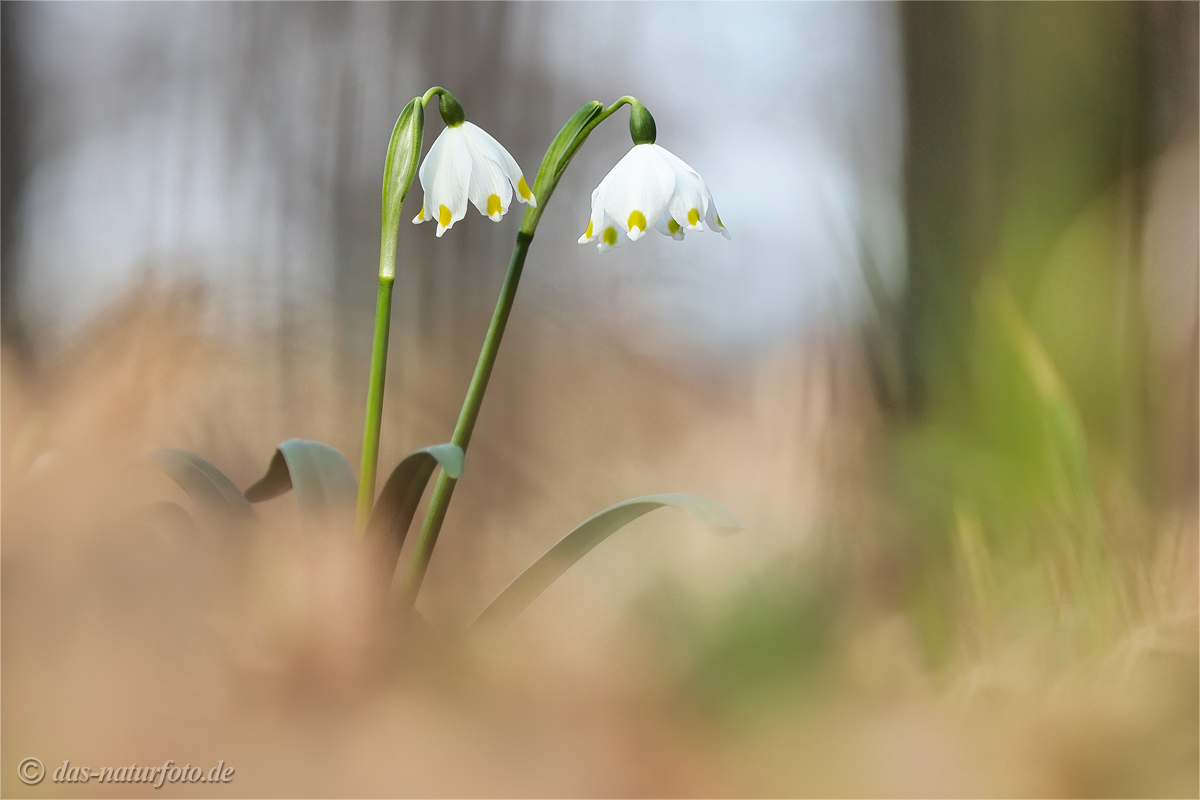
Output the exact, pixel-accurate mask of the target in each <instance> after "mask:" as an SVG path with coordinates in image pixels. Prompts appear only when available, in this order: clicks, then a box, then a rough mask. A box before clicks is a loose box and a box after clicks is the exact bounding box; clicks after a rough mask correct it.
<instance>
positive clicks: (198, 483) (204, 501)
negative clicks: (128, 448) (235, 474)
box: [138, 447, 254, 519]
mask: <svg viewBox="0 0 1200 800" xmlns="http://www.w3.org/2000/svg"><path fill="white" fill-rule="evenodd" d="M138 461H139V462H141V463H143V464H148V465H149V466H152V467H154V468H155V469H157V470H159V471H160V472H162V473H164V474H166V475H167V476H168V477H169V478H171V479H172V480H173V481H175V482H176V483H177V484H179V486H180V487H181V488H182V489H183V490H184V491H185V492H187V495H188V497H190V498H192V500H193V501H194V502H195V503H196V504H197V505H199V506H201V507H203V508H207V509H210V510H213V511H216V512H218V513H220V514H223V515H225V516H229V517H232V518H235V519H250V518H252V517H253V516H254V509H252V508H251V507H250V504H249V503H248V502H246V498H245V497H243V496H242V493H241V492H239V491H238V488H237V487H236V486H234V485H233V481H231V480H229V478H227V477H225V474H224V473H223V472H221V470H219V469H217V468H216V467H214V466H213V465H212V464H210V463H209V462H208V461H205V460H204V459H203V458H201V457H200V456H198V455H196V454H195V453H192V452H189V451H187V450H180V449H178V448H175V447H169V448H165V449H163V450H154V451H152V452H149V453H147V454H145V455H144V456H142V457H141V458H139V459H138Z"/></svg>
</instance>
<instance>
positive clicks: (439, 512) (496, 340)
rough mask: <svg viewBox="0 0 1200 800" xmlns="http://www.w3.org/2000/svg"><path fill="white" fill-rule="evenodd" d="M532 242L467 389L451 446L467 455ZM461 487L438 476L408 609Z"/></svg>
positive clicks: (410, 581) (503, 294)
mask: <svg viewBox="0 0 1200 800" xmlns="http://www.w3.org/2000/svg"><path fill="white" fill-rule="evenodd" d="M532 241H533V234H531V233H525V232H524V231H521V232H520V233H518V234H517V243H516V246H515V247H513V254H512V259H511V260H510V261H509V262H508V274H507V275H505V276H504V286H503V287H501V289H500V299H499V300H497V301H496V310H495V312H494V313H493V314H492V323H491V325H489V326H488V332H487V338H485V339H484V340H483V351H482V352H480V354H479V362H478V363H477V364H476V365H475V374H474V375H472V376H471V385H470V387H469V388H468V389H467V396H466V399H465V400H463V407H462V411H461V412H459V415H458V424H457V425H455V426H454V435H453V436H452V437H451V438H450V441H451V443H453V444H456V445H458V446H459V447H460V448H462V450H463V452H464V453H465V452H466V450H467V444H469V443H470V441H471V433H472V431H474V430H475V420H476V419H477V418H478V417H479V408H480V406H482V405H483V393H484V392H485V391H486V390H487V384H488V378H490V377H491V375H492V367H494V366H495V365H496V354H497V353H498V352H499V351H500V339H501V337H503V336H504V327H505V325H507V324H508V315H509V312H511V311H512V305H513V300H515V299H516V297H517V284H518V283H519V282H520V280H521V270H522V269H523V268H524V266H525V254H526V253H528V252H529V243H530V242H532ZM457 483H458V481H457V480H455V479H454V478H451V477H450V476H449V475H447V474H446V471H445V470H442V471H441V472H440V473H439V474H438V479H437V485H436V486H435V487H434V489H433V497H432V498H431V499H430V500H429V509H428V510H427V511H426V512H425V522H424V523H423V524H422V525H421V532H420V534H419V535H418V536H417V544H416V547H415V549H414V551H413V556H412V559H411V560H410V561H409V562H408V573H407V574H406V575H405V578H404V603H405V604H406V605H409V606H411V605H412V604H413V603H414V602H416V599H417V592H419V591H420V590H421V582H422V581H423V580H424V579H425V570H426V569H427V568H428V567H429V557H430V556H431V555H433V546H434V545H435V544H436V543H437V537H438V533H439V532H441V529H442V521H443V520H444V519H445V518H446V509H447V508H449V506H450V497H451V496H452V495H453V494H454V486H455V484H457Z"/></svg>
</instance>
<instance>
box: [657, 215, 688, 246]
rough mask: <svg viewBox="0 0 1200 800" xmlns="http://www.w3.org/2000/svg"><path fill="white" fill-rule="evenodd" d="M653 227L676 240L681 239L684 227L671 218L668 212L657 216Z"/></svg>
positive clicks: (679, 240) (680, 240)
mask: <svg viewBox="0 0 1200 800" xmlns="http://www.w3.org/2000/svg"><path fill="white" fill-rule="evenodd" d="M654 229H655V230H657V231H658V232H659V233H661V234H662V235H663V236H670V237H671V238H672V239H674V240H675V241H677V242H682V241H683V231H684V228H683V226H682V225H680V224H679V223H678V222H676V221H675V220H674V219H672V217H671V215H670V214H669V213H668V214H663V215H662V216H661V217H659V218H658V222H656V223H654Z"/></svg>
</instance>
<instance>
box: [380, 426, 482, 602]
mask: <svg viewBox="0 0 1200 800" xmlns="http://www.w3.org/2000/svg"><path fill="white" fill-rule="evenodd" d="M437 466H441V468H442V470H443V471H444V472H445V473H446V474H447V475H449V476H450V477H451V478H458V476H460V475H461V474H462V470H463V451H462V450H461V449H460V448H459V447H458V446H457V445H453V444H437V445H433V446H432V447H423V448H421V449H420V450H417V451H415V452H412V453H409V454H408V455H407V456H405V457H404V459H403V460H401V462H400V463H399V464H398V465H397V466H396V468H395V469H394V470H392V474H391V475H390V476H389V477H388V479H387V482H386V483H385V484H384V485H383V491H382V492H380V493H379V498H378V499H377V500H376V501H375V509H374V511H372V512H371V519H370V522H368V524H367V530H366V540H367V545H368V546H369V547H372V548H374V549H375V550H376V552H377V558H376V560H377V561H378V563H379V566H380V583H381V587H382V588H383V589H384V590H386V588H387V585H388V584H390V583H391V580H392V575H393V574H394V573H395V571H396V562H397V561H398V560H399V558H400V550H401V548H403V547H404V539H405V538H406V537H407V536H408V529H409V526H410V525H412V520H413V515H414V514H416V512H417V506H418V505H419V504H420V502H421V495H423V494H424V493H425V486H426V485H427V484H428V483H429V478H430V477H431V476H432V475H433V470H434V468H435V467H437Z"/></svg>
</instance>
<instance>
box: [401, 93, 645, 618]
mask: <svg viewBox="0 0 1200 800" xmlns="http://www.w3.org/2000/svg"><path fill="white" fill-rule="evenodd" d="M438 88H439V87H434V88H433V89H430V90H429V91H428V92H426V98H427V99H426V101H425V102H428V99H430V98H432V96H433V94H435V93H436V92H437V91H438ZM443 91H444V90H443ZM627 104H629V105H632V104H638V105H640V103H638V100H637V99H636V98H634V97H629V96H625V97H622V98H621V99H619V100H617V101H616V102H615V103H613V104H612V105H611V106H608V107H607V108H602V106H601V105H600V103H598V102H592V103H589V104H587V105H585V106H584V107H583V108H581V109H579V111H577V112H575V114H574V115H572V117H571V119H570V120H568V121H567V124H566V125H564V126H563V128H562V129H561V130H560V131H559V132H558V135H557V136H555V138H554V141H553V142H551V144H550V148H549V149H548V150H547V151H546V155H545V157H543V159H542V165H541V167H540V168H539V169H538V174H537V179H536V180H535V181H534V189H533V192H534V195H535V196H536V197H537V201H538V204H537V208H532V207H530V208H526V210H525V216H524V217H523V218H522V220H521V228H520V230H519V231H518V232H517V241H516V244H515V245H514V247H513V253H512V258H511V259H510V260H509V263H508V273H507V274H506V275H505V276H504V285H503V286H502V287H501V289H500V297H499V299H497V301H496V310H495V311H494V312H493V313H492V322H491V324H490V325H489V326H488V332H487V336H486V338H485V339H484V341H483V350H482V351H481V352H480V353H479V361H478V362H477V363H476V365H475V374H474V375H472V376H471V385H470V387H469V388H468V389H467V396H466V398H465V399H464V400H463V407H462V411H460V412H459V415H458V424H456V425H455V426H454V436H453V437H452V438H451V439H450V441H451V443H453V444H456V445H458V446H459V447H460V448H462V451H463V453H464V454H465V453H466V450H467V444H468V443H469V442H470V441H471V433H472V432H473V431H474V430H475V420H476V419H477V418H478V417H479V409H480V407H481V406H482V405H483V395H484V392H485V391H487V384H488V379H489V378H490V377H491V375H492V368H493V367H494V366H495V364H496V355H497V353H499V351H500V340H501V338H502V337H503V336H504V328H505V326H506V325H507V324H508V316H509V313H510V312H511V311H512V305H513V301H514V300H515V299H516V296H517V284H518V283H519V282H520V280H521V271H522V270H523V269H524V267H525V256H526V254H528V252H529V245H530V243H531V242H532V241H533V234H534V232H535V231H536V230H537V225H538V221H539V220H541V218H542V212H543V211H544V210H545V208H546V204H547V202H548V201H549V200H550V196H551V195H552V194H553V193H554V188H555V186H557V185H558V180H559V178H561V177H562V175H563V172H564V171H566V168H567V165H568V164H569V163H570V162H571V159H572V158H574V157H575V153H577V152H578V151H579V148H580V147H581V146H582V145H583V143H584V141H585V140H586V139H587V137H588V135H589V134H590V133H591V132H592V131H593V130H594V129H595V128H596V126H597V125H599V124H600V123H601V122H603V121H604V120H605V119H607V118H608V117H610V116H612V114H613V112H615V111H616V110H617V109H618V108H620V107H621V106H623V105H627ZM601 109H602V110H601ZM457 483H458V481H457V480H456V479H454V478H451V477H450V476H449V475H447V474H446V473H445V471H442V472H441V473H440V474H439V475H438V480H437V485H436V486H435V487H434V490H433V496H432V497H431V498H430V500H429V508H428V509H427V510H426V512H425V520H424V522H423V523H422V525H421V532H420V533H419V534H418V536H417V542H416V546H415V548H414V552H413V556H412V559H411V560H410V561H409V563H408V569H407V571H406V573H405V577H404V586H403V589H402V598H403V602H404V603H405V604H406V605H409V606H411V605H412V604H413V603H415V602H416V599H417V594H418V593H419V592H420V591H421V583H422V581H424V579H425V571H426V570H427V569H428V567H429V558H430V556H432V555H433V546H434V545H435V544H436V543H437V538H438V534H439V533H440V532H441V529H442V522H443V521H444V520H445V518H446V510H447V509H448V508H449V507H450V498H451V497H452V496H453V494H454V487H455V485H456V484H457Z"/></svg>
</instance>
